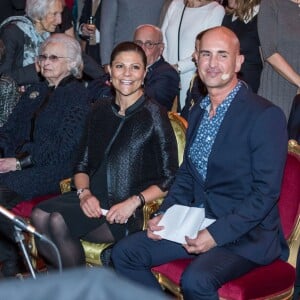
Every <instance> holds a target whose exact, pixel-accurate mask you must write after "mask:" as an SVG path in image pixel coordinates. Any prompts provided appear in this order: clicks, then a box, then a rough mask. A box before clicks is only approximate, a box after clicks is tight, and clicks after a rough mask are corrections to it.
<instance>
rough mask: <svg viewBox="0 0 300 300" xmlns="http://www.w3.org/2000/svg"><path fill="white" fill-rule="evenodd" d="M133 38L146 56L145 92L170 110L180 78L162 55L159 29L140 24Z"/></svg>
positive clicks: (162, 48) (162, 47)
mask: <svg viewBox="0 0 300 300" xmlns="http://www.w3.org/2000/svg"><path fill="white" fill-rule="evenodd" d="M133 40H134V42H135V43H136V44H138V45H139V46H141V47H142V48H143V49H144V51H145V53H146V56H147V74H146V77H145V80H144V83H145V85H144V89H145V94H146V95H148V96H149V97H151V98H153V99H155V100H156V101H157V102H158V103H159V104H161V105H162V106H164V107H165V108H166V109H167V110H169V111H170V110H171V109H172V105H173V102H174V99H175V97H176V96H177V95H178V93H179V80H180V79H179V75H178V73H177V71H176V70H175V69H174V68H173V67H172V66H171V65H170V64H169V63H167V62H166V61H165V60H164V58H163V57H162V52H163V51H164V43H163V37H162V33H161V30H160V29H159V28H158V27H156V26H154V25H151V24H143V25H140V26H138V27H137V28H136V30H135V32H134V37H133Z"/></svg>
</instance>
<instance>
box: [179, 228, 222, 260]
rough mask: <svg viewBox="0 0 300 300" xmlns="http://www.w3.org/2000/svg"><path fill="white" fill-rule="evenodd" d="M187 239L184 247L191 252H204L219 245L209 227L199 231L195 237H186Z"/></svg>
mask: <svg viewBox="0 0 300 300" xmlns="http://www.w3.org/2000/svg"><path fill="white" fill-rule="evenodd" d="M185 240H186V244H184V245H183V247H184V248H185V250H186V251H187V252H188V253H190V254H200V253H204V252H207V251H208V250H210V249H211V248H213V247H215V246H217V244H216V242H215V240H214V239H213V237H212V236H211V234H210V233H209V231H208V230H207V229H204V230H201V231H199V232H198V234H197V237H196V238H195V239H190V238H189V237H185Z"/></svg>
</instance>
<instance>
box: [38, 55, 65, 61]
mask: <svg viewBox="0 0 300 300" xmlns="http://www.w3.org/2000/svg"><path fill="white" fill-rule="evenodd" d="M60 58H68V57H65V56H57V55H54V54H51V55H45V54H40V55H39V56H38V60H39V61H46V60H47V59H49V60H50V61H51V62H57V61H58V60H59V59H60Z"/></svg>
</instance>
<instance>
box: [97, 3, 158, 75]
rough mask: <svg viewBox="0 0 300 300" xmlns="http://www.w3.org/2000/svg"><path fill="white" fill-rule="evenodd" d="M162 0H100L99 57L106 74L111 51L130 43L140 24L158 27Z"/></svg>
mask: <svg viewBox="0 0 300 300" xmlns="http://www.w3.org/2000/svg"><path fill="white" fill-rule="evenodd" d="M163 4H164V0H151V1H150V0H102V8H101V17H100V19H101V21H100V36H101V44H100V56H101V60H102V64H103V65H104V67H105V71H106V72H107V71H108V70H107V66H108V64H109V59H110V55H111V52H112V49H113V48H114V47H115V46H116V45H117V44H118V43H120V42H124V41H131V40H132V36H133V33H134V30H135V29H136V27H138V26H139V25H141V24H153V25H158V23H159V17H160V12H161V9H162V6H163Z"/></svg>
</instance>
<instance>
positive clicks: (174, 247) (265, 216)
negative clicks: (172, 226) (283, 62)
mask: <svg viewBox="0 0 300 300" xmlns="http://www.w3.org/2000/svg"><path fill="white" fill-rule="evenodd" d="M203 114H204V110H203V109H201V107H200V106H199V105H195V106H194V108H193V109H192V110H191V113H190V118H189V127H188V132H187V144H186V151H185V156H184V161H183V163H182V165H181V167H180V169H179V171H178V172H177V174H176V179H175V182H174V184H173V185H172V187H171V189H170V191H169V193H168V196H167V197H166V199H165V201H164V202H163V204H162V206H161V208H160V210H161V211H165V210H166V209H167V208H169V207H170V206H172V205H173V204H175V203H177V204H182V205H187V206H202V205H203V206H204V207H205V210H206V216H207V217H210V218H215V219H216V222H215V223H213V224H212V225H210V226H209V227H208V228H207V229H208V231H209V233H210V234H211V236H212V237H213V238H214V240H215V242H216V243H217V247H214V248H212V249H211V250H209V251H207V252H205V253H203V254H201V255H198V256H197V258H196V259H195V260H194V261H193V263H192V264H191V265H190V267H189V268H188V269H187V270H186V271H185V273H184V274H183V277H182V288H183V292H185V288H186V287H187V286H188V285H189V287H190V286H192V287H195V285H197V288H195V289H196V292H197V293H198V292H199V291H201V292H203V289H201V288H202V284H203V282H205V286H206V287H207V289H209V290H210V292H211V291H212V290H215V291H216V290H217V289H218V288H219V287H220V286H221V285H222V283H225V282H227V281H229V280H231V279H233V278H235V277H238V276H241V275H242V274H244V273H246V272H248V271H249V270H251V269H252V268H253V267H255V266H256V265H257V264H262V265H263V264H268V263H270V262H271V261H273V260H274V259H276V258H278V257H281V258H283V259H286V258H287V256H288V250H287V249H288V248H287V245H286V243H285V240H284V238H283V236H282V232H281V225H280V221H279V215H278V208H277V205H276V203H277V200H278V197H279V192H280V186H281V179H282V174H283V168H284V164H285V159H286V153H287V131H286V121H285V117H284V114H283V112H282V111H281V110H280V109H279V108H278V107H276V106H274V105H272V104H271V103H270V102H269V101H267V100H265V99H263V98H261V97H259V96H257V95H255V94H254V93H253V92H252V91H251V90H250V89H248V88H247V87H246V86H245V85H243V86H242V87H241V89H240V90H239V92H238V93H237V95H236V97H235V99H234V100H233V102H232V103H231V105H230V107H229V108H228V111H227V112H226V114H225V117H224V119H223V121H222V123H221V126H220V128H219V130H218V133H217V135H216V139H215V141H214V144H213V147H212V150H211V153H210V156H209V160H208V165H207V176H206V180H205V181H203V179H202V177H201V176H200V175H199V173H198V171H197V170H196V168H195V166H194V165H193V163H192V161H191V159H190V157H189V149H190V147H191V145H192V143H193V141H194V138H195V136H196V134H197V131H198V128H199V126H200V123H201V120H202V117H203ZM141 245H142V246H141ZM141 249H142V252H143V253H142V254H141V253H140V252H139V251H140V250H141ZM123 251H124V252H123ZM124 253H126V254H125V256H124ZM131 254H132V255H134V256H131ZM140 255H141V256H140ZM112 257H113V261H114V264H115V267H116V269H117V270H118V271H119V272H120V273H123V274H125V275H127V276H129V277H131V278H132V279H135V280H137V281H141V282H143V281H144V280H146V283H147V284H150V285H151V284H152V285H153V286H155V283H154V279H151V278H150V275H151V274H149V273H147V270H148V269H147V267H148V266H149V269H150V267H151V266H153V265H159V264H162V263H164V262H167V261H170V260H173V259H176V258H184V257H191V255H188V254H187V252H185V250H184V248H183V247H182V246H181V245H178V244H175V243H172V242H169V241H166V240H161V241H159V242H157V241H152V240H150V239H148V238H146V237H145V236H144V233H138V234H136V235H133V236H131V237H129V238H126V239H124V240H122V241H121V242H120V243H119V244H117V246H116V247H115V248H114V250H113V255H112ZM125 257H129V258H130V257H131V258H132V257H134V262H130V263H131V264H132V266H133V267H132V269H133V270H134V271H136V270H139V272H138V273H137V275H136V276H138V278H137V277H135V275H134V273H131V272H130V271H128V269H127V268H126V267H127V266H128V263H129V262H128V261H126V258H125ZM139 258H140V261H137V262H136V260H138V259H139ZM141 262H142V266H143V268H142V269H140V268H139V267H140V266H141V264H140V263H141ZM130 263H129V264H130ZM124 266H125V267H124ZM145 269H146V270H145ZM142 270H143V272H142ZM211 278H214V279H216V280H214V279H213V280H211ZM195 281H196V282H195ZM207 281H208V283H207ZM199 287H200V288H199ZM204 294H205V293H204ZM204 294H203V295H201V297H200V298H199V297H195V295H188V294H184V296H185V299H217V298H216V294H214V295H213V296H211V297H209V296H207V297H206V296H204ZM208 294H209V293H208ZM198 295H199V294H198ZM205 295H206V294H205ZM193 297H195V298H193Z"/></svg>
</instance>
